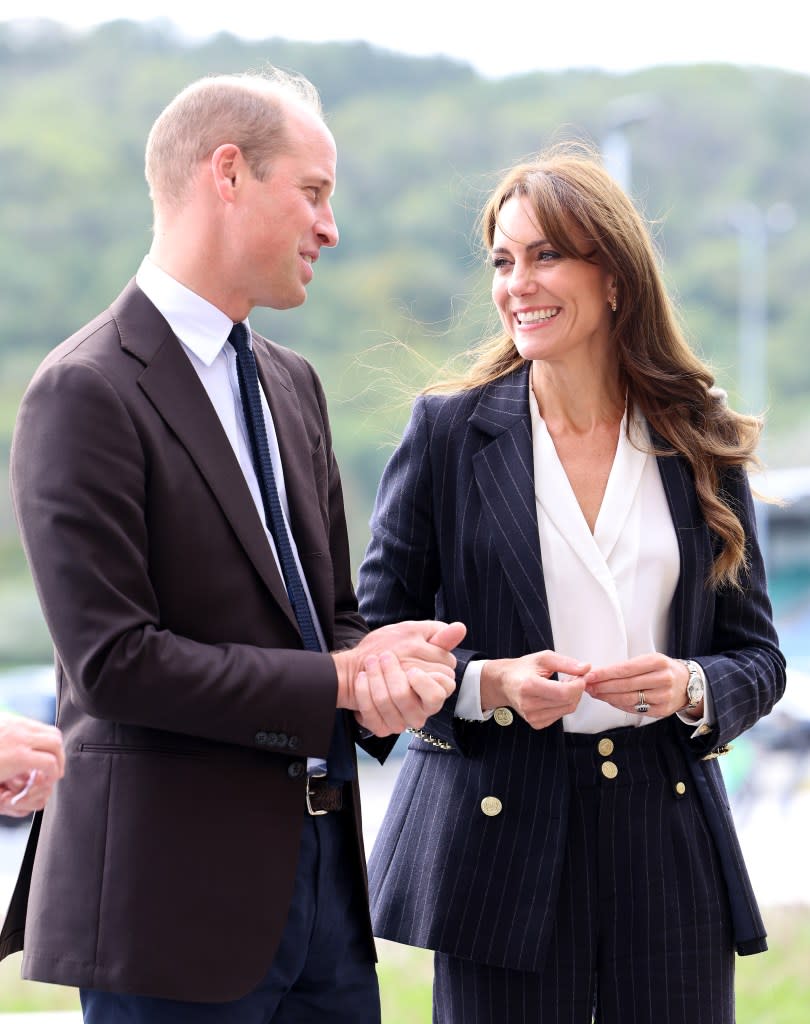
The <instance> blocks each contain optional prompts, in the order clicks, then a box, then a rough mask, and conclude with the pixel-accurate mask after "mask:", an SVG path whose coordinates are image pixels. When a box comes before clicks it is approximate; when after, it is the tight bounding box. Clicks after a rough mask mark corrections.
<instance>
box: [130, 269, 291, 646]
mask: <svg viewBox="0 0 810 1024" xmlns="http://www.w3.org/2000/svg"><path fill="white" fill-rule="evenodd" d="M111 308H112V312H113V316H114V317H115V320H116V323H117V324H118V328H119V331H120V334H121V342H122V345H123V347H124V348H125V349H127V350H128V351H129V352H131V353H132V354H133V355H134V356H136V357H137V358H138V359H139V360H140V361H141V362H143V363H144V364H145V366H144V370H143V373H142V374H141V376H140V378H139V381H138V383H139V385H140V387H141V389H142V391H143V392H144V394H145V395H146V396H147V398H148V399H149V401H150V402H151V403H152V404H153V406H154V407H155V409H156V410H157V412H158V413H159V414H160V416H161V417H162V418H163V419H164V421H165V422H166V423H167V425H168V426H169V427H170V428H171V430H172V432H173V433H174V434H175V436H176V437H177V438H178V440H179V441H180V443H181V444H182V445H183V447H184V448H185V449H186V451H187V452H188V453H189V455H190V456H191V458H192V459H193V460H194V462H195V464H196V465H197V468H198V469H199V471H200V473H201V474H202V476H203V477H204V478H205V480H206V482H207V483H208V485H209V487H210V488H211V491H212V493H213V494H214V496H215V498H216V500H217V502H218V503H219V505H220V507H221V509H222V512H223V514H224V515H225V517H226V518H227V519H228V521H229V522H230V524H231V526H232V527H233V530H234V532H235V534H236V536H237V537H238V538H239V541H240V543H241V544H242V547H243V548H244V550H245V553H246V554H247V556H248V558H249V559H250V560H251V562H252V563H253V564H254V566H255V567H256V570H257V571H258V572H259V574H260V576H261V577H262V579H263V580H264V582H265V583H266V585H267V587H268V589H269V590H270V592H271V593H272V594H273V597H274V598H275V599H276V601H277V602H278V604H279V605H280V607H281V608H282V609H283V611H284V613H285V614H286V615H287V617H288V618H289V619H290V621H291V623H292V624H293V625H294V626H295V627H296V629H297V628H298V626H297V623H296V620H295V615H294V613H293V610H292V607H291V606H290V602H289V599H288V597H287V591H286V589H285V587H284V581H283V580H282V579H281V575H280V573H279V571H278V568H277V566H276V562H275V559H274V558H273V553H272V551H271V550H270V546H269V544H268V543H267V537H266V536H265V533H264V529H263V527H262V524H261V522H260V520H259V517H258V516H257V514H256V508H255V505H254V504H253V499H252V498H251V495H250V491H249V490H248V486H247V484H246V483H245V478H244V476H243V474H242V471H241V469H240V468H239V463H238V461H237V459H236V457H235V455H234V453H233V449H232V448H231V445H230V443H229V441H228V438H227V436H226V435H225V432H224V430H223V429H222V424H221V423H220V422H219V418H218V417H217V414H216V412H215V411H214V408H213V406H212V405H211V402H210V401H209V399H208V396H207V394H206V393H205V388H203V386H202V384H201V383H200V380H199V378H198V377H197V374H196V373H195V372H194V368H193V366H192V365H191V363H190V362H189V360H188V358H187V356H186V354H185V353H184V352H183V349H182V347H181V345H180V342H179V341H178V340H177V338H176V337H175V336H174V334H173V333H172V331H171V329H170V328H169V325H168V324H167V323H166V321H165V320H164V319H163V317H162V316H161V315H160V313H159V312H158V311H157V309H156V308H155V307H154V306H153V305H152V303H151V302H150V301H149V300H148V299H147V298H146V296H145V295H144V294H143V292H141V291H140V289H138V288H137V287H135V286H134V285H132V284H130V286H128V288H127V289H126V290H125V291H124V292H123V293H122V295H121V296H120V297H119V299H118V300H117V301H116V302H115V303H114V304H113V306H112V307H111Z"/></svg>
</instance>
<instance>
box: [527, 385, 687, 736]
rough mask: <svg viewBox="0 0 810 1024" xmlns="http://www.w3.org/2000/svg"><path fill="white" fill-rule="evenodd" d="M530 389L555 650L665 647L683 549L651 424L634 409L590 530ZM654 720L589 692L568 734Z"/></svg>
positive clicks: (600, 659)
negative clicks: (652, 443)
mask: <svg viewBox="0 0 810 1024" xmlns="http://www.w3.org/2000/svg"><path fill="white" fill-rule="evenodd" d="M528 390H529V407H530V414H531V424H532V442H533V450H534V487H535V499H536V503H537V522H538V530H539V535H540V553H541V556H542V561H543V578H544V581H545V587H546V595H547V598H548V606H549V611H550V616H551V629H552V635H553V637H554V650H555V651H557V652H558V653H560V654H566V655H569V656H571V657H574V658H577V659H578V660H580V661H585V662H589V663H590V664H591V665H592V666H593V667H594V668H597V667H600V666H603V665H611V664H614V663H616V662H620V661H625V660H627V659H628V658H633V657H635V656H637V655H640V654H649V653H651V652H653V651H664V650H665V649H666V642H667V636H668V630H669V623H670V614H671V608H672V600H673V597H674V594H675V588H676V586H677V583H678V576H679V572H680V557H679V553H678V542H677V537H676V534H675V528H674V526H673V523H672V516H671V514H670V511H669V505H668V504H667V500H666V495H665V493H664V487H663V484H662V482H661V476H660V473H659V471H658V464H657V461H656V458H655V456H654V455H653V454H652V453H651V452H650V440H649V432H648V430H647V425H646V422H645V421H644V420H643V419H642V418H641V417H638V416H635V415H633V414H632V412H631V413H630V414H629V416H630V418H629V436H628V429H627V427H628V413H627V412H626V413H625V417H624V419H623V420H622V425H621V428H620V430H619V440H618V444H617V448H616V454H615V457H614V460H613V465H612V466H611V470H610V476H609V477H608V482H607V487H606V489H605V494H604V497H603V499H602V504H601V507H600V509H599V514H598V516H597V519H596V524H595V527H594V531H593V533H591V530H590V528H589V526H588V523H587V521H586V519H585V516H584V515H583V513H582V510H581V509H580V507H579V503H578V502H577V499H576V497H575V495H574V491H573V488H572V487H571V484H570V482H569V480H568V477H567V475H566V473H565V470H564V469H563V466H562V463H561V462H560V459H559V456H558V455H557V450H556V448H555V447H554V442H553V441H552V439H551V436H550V434H549V432H548V429H547V427H546V424H545V421H544V420H543V418H542V416H541V414H540V410H539V408H538V405H537V400H536V399H535V396H534V393H533V391H532V390H531V387H530V388H529V389H528ZM652 721H655V718H654V717H653V716H651V715H649V714H646V715H639V714H635V713H630V712H623V711H619V710H617V709H616V708H614V707H612V706H611V705H610V704H607V703H606V702H605V701H600V700H596V699H595V698H593V697H590V696H589V695H588V694H587V693H586V694H583V696H582V699H581V701H580V703H579V706H578V707H577V710H576V711H575V712H574V713H573V714H571V715H566V716H564V718H563V728H564V729H565V730H566V731H567V732H585V733H593V732H601V731H603V730H605V729H611V728H616V727H617V726H625V725H645V724H647V723H649V722H652Z"/></svg>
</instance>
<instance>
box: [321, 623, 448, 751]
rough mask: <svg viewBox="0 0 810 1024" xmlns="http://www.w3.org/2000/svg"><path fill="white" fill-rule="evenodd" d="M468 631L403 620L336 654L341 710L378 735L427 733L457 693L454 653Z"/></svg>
mask: <svg viewBox="0 0 810 1024" xmlns="http://www.w3.org/2000/svg"><path fill="white" fill-rule="evenodd" d="M466 632H467V627H466V626H465V625H464V624H463V623H461V622H451V623H449V624H448V623H444V622H437V621H433V620H424V621H421V622H397V623H392V624H390V625H388V626H381V627H380V628H379V629H375V630H373V631H372V632H371V633H368V634H367V635H366V636H365V637H363V639H362V640H361V641H360V643H359V644H357V646H356V647H353V648H351V649H350V650H347V651H336V652H334V653H333V654H332V658H333V660H334V662H335V668H336V669H337V675H338V699H337V706H338V707H339V708H347V709H348V710H350V711H353V712H354V716H355V718H356V719H357V721H358V723H359V724H360V725H361V726H363V728H365V729H368V730H369V732H372V733H373V734H374V735H375V736H390V735H391V734H393V733H400V732H403V731H404V730H405V729H408V728H410V729H421V728H422V726H423V725H424V724H425V722H426V721H427V719H428V718H430V716H431V715H435V714H436V712H437V711H439V710H441V707H442V705H443V704H444V702H445V701H446V700H447V698H448V697H449V696H450V694H451V693H452V692H453V690H454V689H455V686H456V682H455V667H456V659H455V656H454V655H453V654H452V653H451V651H452V650H453V648H454V647H458V645H459V644H460V643H461V641H462V640H463V639H464V636H465V634H466Z"/></svg>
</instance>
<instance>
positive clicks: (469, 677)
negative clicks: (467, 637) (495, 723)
mask: <svg viewBox="0 0 810 1024" xmlns="http://www.w3.org/2000/svg"><path fill="white" fill-rule="evenodd" d="M486 663H487V661H486V659H484V660H483V661H470V662H468V663H467V667H466V669H465V670H464V675H463V676H462V677H461V682H460V683H459V687H458V697H456V709H455V717H456V718H464V719H465V720H466V721H468V722H488V721H489V719H490V718H492V716H493V715H494V714H495V711H494V709H493V710H492V711H484V710H483V708H482V707H481V669H482V668H483V667H484V665H486Z"/></svg>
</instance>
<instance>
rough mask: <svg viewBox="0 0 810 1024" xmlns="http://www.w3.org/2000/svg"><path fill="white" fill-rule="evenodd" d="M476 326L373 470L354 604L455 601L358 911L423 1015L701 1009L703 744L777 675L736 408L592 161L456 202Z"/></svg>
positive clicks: (714, 916) (705, 1023)
mask: <svg viewBox="0 0 810 1024" xmlns="http://www.w3.org/2000/svg"><path fill="white" fill-rule="evenodd" d="M482 226H483V238H484V242H485V245H486V248H487V250H488V252H489V254H490V257H491V261H492V267H493V278H492V298H493V302H494V304H495V307H496V309H497V311H498V314H499V317H500V321H501V326H502V331H501V333H500V334H499V335H498V336H497V337H495V338H494V339H492V340H490V341H488V342H487V343H485V344H484V345H483V347H482V348H481V349H480V350H479V352H478V353H477V358H476V359H475V361H474V362H473V363H472V364H471V366H470V368H469V370H468V371H467V372H466V373H465V374H464V375H463V376H462V377H461V378H460V379H456V380H453V381H449V382H445V384H444V385H442V386H440V387H436V388H433V389H429V390H428V392H427V393H425V394H423V395H422V396H420V397H419V398H418V400H417V401H416V403H415V406H414V409H413V414H412V417H411V421H410V423H409V425H408V427H407V429H406V432H405V435H404V437H403V440H402V442H401V444H400V446H399V448H398V449H397V451H396V453H395V454H394V455H393V457H392V459H391V461H390V462H389V464H388V466H387V468H386V470H385V474H384V476H383V479H382V482H381V485H380V491H379V495H378V498H377V503H376V507H375V512H374V516H373V520H372V539H371V542H370V545H369V548H368V551H367V553H366V557H365V560H364V563H363V566H362V568H361V570H360V582H359V591H360V603H361V610H362V612H363V614H364V615H365V616H366V618H367V619H368V621H369V623H370V625H371V626H372V628H374V627H377V626H380V625H382V624H383V623H386V622H392V621H397V620H400V619H409V618H415V619H419V618H434V617H436V618H440V619H443V620H445V621H450V620H454V619H459V620H461V621H463V622H465V623H466V624H467V627H468V633H467V639H466V641H465V649H463V650H458V651H456V654H457V657H458V675H457V679H458V683H459V685H458V688H457V691H456V694H455V695H454V697H453V698H452V699H450V700H448V701H447V703H446V705H445V707H444V708H443V710H442V711H441V712H440V713H439V714H438V715H436V716H434V717H433V718H431V719H429V720H428V722H427V724H426V725H425V727H424V729H423V730H421V731H419V732H416V733H415V735H414V737H413V739H412V742H411V743H410V747H409V750H408V753H407V755H406V758H405V761H404V764H403V767H402V770H401V772H400V775H399V778H398V781H397V785H396V789H395V791H394V794H393V797H392V800H391V804H390V807H389V809H388V812H387V815H386V818H385V821H384V823H383V826H382V829H381V831H380V834H379V838H378V841H377V843H376V845H375V848H374V850H373V853H372V856H371V859H370V865H369V873H370V887H371V895H372V902H373V913H374V921H375V931H376V934H377V935H379V936H381V937H385V938H388V939H393V940H396V941H398V942H404V943H409V944H412V945H417V946H424V947H427V948H429V949H433V950H435V951H436V954H435V980H434V1020H435V1021H439V1022H442V1024H445V1022H454V1024H455V1022H460V1021H468V1020H470V1021H472V1020H474V1021H476V1022H478V1024H483V1022H487V1021H492V1022H495V1021H497V1022H499V1024H503V1022H514V1021H543V1022H544V1024H545V1022H547V1021H554V1022H571V1024H590V1021H591V1020H592V1016H593V1015H594V1014H595V1016H596V1019H597V1020H598V1021H599V1022H601V1024H642V1022H643V1024H652V1022H655V1024H667V1022H673V1024H674V1022H683V1024H686V1022H688V1024H726V1022H728V1024H731V1022H733V1020H734V996H733V976H734V952H735V949H736V951H737V952H738V953H740V954H747V953H756V952H760V951H761V950H764V949H765V948H766V943H765V930H764V927H763V924H762V920H761V918H760V915H759V911H758V909H757V905H756V901H755V898H754V895H753V893H752V890H751V886H750V882H749V879H748V876H747V873H746V870H745V866H744V864H743V861H742V857H741V853H740V849H739V845H738V842H737V838H736V835H735V831H734V826H733V823H732V820H731V817H730V812H729V808H728V802H727V797H726V794H725V790H724V787H723V781H722V777H721V773H720V771H719V768H718V763H717V760H716V755H717V754H719V753H722V752H724V751H725V750H726V749H727V746H728V744H729V742H730V741H731V740H733V739H734V737H735V736H738V735H739V734H740V733H741V732H743V731H744V730H745V729H748V728H750V727H751V726H752V725H753V724H754V723H755V722H756V720H757V719H758V718H759V717H760V716H762V715H765V714H768V712H769V711H770V710H771V708H772V707H773V705H774V703H775V701H777V700H778V699H779V697H780V696H781V694H782V692H783V689H784V681H785V675H784V659H783V657H782V655H781V653H780V651H779V649H778V647H777V637H776V634H775V631H774V628H773V624H772V620H771V607H770V603H769V600H768V596H767V593H766V586H765V576H764V571H763V564H762V559H761V556H760V551H759V548H758V546H757V541H756V535H755V526H754V512H753V507H752V500H751V495H750V491H749V487H748V483H747V480H746V475H745V468H746V466H747V465H749V464H750V463H752V462H753V461H754V458H755V456H754V450H755V445H756V440H757V435H758V432H759V426H760V424H759V422H758V421H757V420H755V419H754V418H751V417H747V416H742V415H739V414H737V413H735V412H733V411H731V410H730V409H729V408H728V407H727V405H726V404H725V402H724V400H723V397H722V395H721V393H720V392H718V391H717V389H714V388H713V379H712V375H711V373H710V372H709V370H708V369H707V368H706V367H705V366H704V365H703V364H702V363H701V362H700V361H699V360H698V359H697V357H696V356H695V355H694V354H693V353H692V352H691V351H690V349H689V347H688V345H687V343H686V342H685V340H684V337H683V335H682V333H681V331H680V330H679V328H678V326H677V323H676V319H675V316H674V313H673V310H672V307H671V305H670V302H669V300H668V298H667V296H666V293H665V290H664V287H663V284H662V280H661V276H660V273H659V270H658V267H657V262H656V255H655V252H654V249H653V246H652V243H651V240H650V236H649V233H648V230H647V228H646V226H645V224H644V222H643V221H642V219H641V218H640V216H639V215H638V213H637V212H636V210H635V209H634V207H633V205H632V203H631V202H630V201H629V199H628V198H627V196H626V195H625V194H624V193H623V192H622V191H621V189H620V188H619V187H618V186H617V185H616V183H615V182H614V181H613V180H612V179H611V178H610V177H609V176H608V175H607V174H606V173H605V171H604V170H603V169H602V168H601V166H600V165H599V163H598V162H597V160H595V159H594V158H592V157H591V156H590V155H588V154H587V153H582V152H581V151H579V150H570V149H565V148H563V149H557V150H554V151H551V152H550V153H549V154H548V155H546V156H545V157H543V158H541V159H538V160H537V162H535V163H531V164H525V165H520V166H518V167H515V168H514V169H513V170H512V171H510V172H509V173H508V174H507V175H506V176H505V178H504V179H503V181H502V182H501V183H500V185H499V186H498V187H497V188H496V189H495V191H494V194H493V195H492V196H491V198H490V200H489V202H488V203H487V205H486V207H485V209H484V211H483V216H482Z"/></svg>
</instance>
